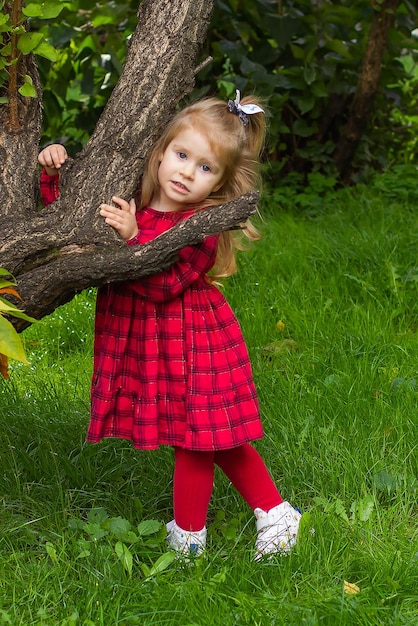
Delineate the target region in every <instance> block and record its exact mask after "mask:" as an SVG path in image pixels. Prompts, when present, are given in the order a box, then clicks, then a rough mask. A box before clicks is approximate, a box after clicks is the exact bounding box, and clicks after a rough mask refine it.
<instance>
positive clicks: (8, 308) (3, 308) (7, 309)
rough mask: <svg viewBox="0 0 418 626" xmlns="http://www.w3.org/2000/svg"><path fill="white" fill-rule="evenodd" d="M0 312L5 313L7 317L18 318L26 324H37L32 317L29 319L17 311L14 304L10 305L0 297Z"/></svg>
mask: <svg viewBox="0 0 418 626" xmlns="http://www.w3.org/2000/svg"><path fill="white" fill-rule="evenodd" d="M0 312H2V313H6V314H7V315H12V316H13V317H18V318H20V319H22V320H26V321H27V322H37V321H38V320H36V319H34V318H33V317H29V315H26V313H24V312H23V311H21V310H20V309H18V308H17V307H16V306H14V304H10V302H8V301H7V300H5V299H4V298H1V297H0Z"/></svg>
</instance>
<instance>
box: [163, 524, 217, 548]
mask: <svg viewBox="0 0 418 626" xmlns="http://www.w3.org/2000/svg"><path fill="white" fill-rule="evenodd" d="M166 528H167V543H168V547H169V549H171V550H174V552H179V553H180V554H184V555H185V556H186V557H188V556H200V555H201V554H202V552H203V551H204V549H205V546H206V535H207V530H206V526H204V527H203V528H202V530H198V531H188V530H183V529H182V528H180V526H178V525H177V524H176V522H175V520H172V521H171V522H168V524H166Z"/></svg>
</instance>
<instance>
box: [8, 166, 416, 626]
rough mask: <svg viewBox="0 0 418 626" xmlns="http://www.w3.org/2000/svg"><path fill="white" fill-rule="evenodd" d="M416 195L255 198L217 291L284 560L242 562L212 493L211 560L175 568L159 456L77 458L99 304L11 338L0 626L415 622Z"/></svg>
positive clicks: (224, 511)
mask: <svg viewBox="0 0 418 626" xmlns="http://www.w3.org/2000/svg"><path fill="white" fill-rule="evenodd" d="M399 171H400V170H399ZM405 180H406V179H405ZM415 188H416V185H415V184H414V183H413V182H412V181H411V180H410V179H409V182H408V184H407V183H405V182H404V180H403V179H402V178H401V176H400V174H399V175H397V174H395V175H393V174H392V175H388V176H386V177H385V176H381V177H378V178H376V179H375V181H374V182H372V183H371V184H370V185H369V186H368V187H357V188H355V189H351V190H341V191H339V192H336V193H333V192H332V193H328V194H327V195H325V196H324V197H323V199H322V200H318V198H313V199H312V198H311V199H310V196H309V193H306V192H303V193H302V195H301V196H300V197H299V199H298V198H297V197H292V194H290V193H289V192H288V190H286V189H283V190H276V191H275V192H274V193H271V194H269V195H268V194H266V198H265V200H264V202H263V206H262V218H263V219H262V222H260V227H261V230H262V232H263V238H262V239H261V241H260V242H258V243H256V244H254V245H253V246H252V247H251V249H250V250H249V251H247V252H245V253H243V254H242V255H241V256H240V271H239V273H238V274H237V275H236V276H235V277H233V278H231V279H229V280H228V281H227V282H226V283H225V287H224V290H225V293H226V295H227V298H228V300H229V301H230V303H231V305H232V306H233V308H234V310H235V311H236V313H237V315H238V318H239V319H240V322H241V324H242V328H243V331H244V334H245V337H246V340H247V343H248V346H249V350H250V354H251V358H252V363H253V370H254V376H255V380H256V383H257V387H258V390H259V396H260V402H261V407H262V415H263V421H264V426H265V433H266V434H265V437H264V439H263V440H261V441H260V442H258V443H257V444H256V445H257V448H258V449H259V450H260V451H261V452H262V454H263V456H264V458H265V459H266V461H267V464H268V466H269V468H270V469H271V471H272V473H273V475H274V477H275V479H276V481H277V484H278V486H279V488H280V490H281V492H282V494H283V496H284V497H285V498H286V499H289V500H290V501H291V502H292V503H293V504H294V505H296V506H298V507H300V509H301V510H302V511H303V512H304V522H303V528H302V533H301V537H300V541H299V543H298V546H297V548H296V549H295V550H294V551H293V552H292V554H291V555H290V556H289V557H275V558H274V559H272V560H270V561H266V562H261V563H257V562H254V560H253V545H254V537H255V529H254V519H253V515H252V512H251V511H250V510H249V509H248V507H247V506H246V505H245V503H244V502H243V501H242V500H241V499H240V497H239V496H238V495H237V494H236V492H235V491H234V490H233V488H232V487H231V485H230V484H229V483H228V481H227V480H226V479H225V478H224V476H222V475H221V474H217V475H216V482H215V489H214V494H213V499H212V503H211V507H210V511H209V519H208V526H209V535H208V549H207V552H206V555H205V557H204V558H201V559H199V560H197V561H196V562H193V563H189V564H185V563H182V562H179V561H178V560H174V559H173V557H172V555H171V554H169V553H166V551H165V538H164V536H165V530H164V522H166V521H168V520H170V519H171V518H172V509H171V488H172V484H171V475H172V453H171V450H170V449H168V448H161V450H160V451H158V452H146V453H144V452H138V451H135V450H133V448H132V446H131V445H130V443H129V442H125V441H113V440H106V441H105V442H103V443H102V444H99V445H91V444H86V443H85V442H84V435H85V431H86V427H87V423H88V411H89V383H90V375H91V352H92V328H93V320H94V292H93V291H89V292H84V293H82V294H80V295H78V296H77V297H76V298H75V299H74V300H73V301H72V302H71V303H69V304H68V305H66V306H64V307H61V308H60V309H59V310H57V311H56V312H55V313H54V314H53V315H51V316H50V317H49V318H47V319H45V320H43V321H42V322H41V323H39V324H37V325H35V326H33V327H32V328H30V329H28V330H27V331H25V333H24V339H25V345H26V350H27V354H28V357H29V360H30V366H29V367H28V366H24V365H20V364H16V363H14V364H13V366H12V369H11V378H10V380H9V381H3V380H1V381H0V415H1V426H0V428H1V441H2V447H1V451H0V485H1V494H2V500H1V526H0V547H1V552H0V625H1V624H12V625H16V626H18V625H19V626H32V625H35V624H36V625H39V626H41V625H42V626H90V625H93V624H94V625H97V626H98V625H103V626H116V625H118V626H122V625H123V626H130V625H134V624H141V625H142V624H143V625H151V624H152V625H153V626H157V625H169V624H173V625H179V626H218V625H219V626H232V625H238V626H240V625H245V624H251V625H254V626H258V625H260V626H261V625H263V626H265V625H267V624H268V625H277V626H281V625H295V626H298V625H301V624H303V625H310V626H314V625H317V624H318V625H319V624H320V625H329V626H334V625H344V626H345V625H347V626H357V625H364V626H374V625H376V626H377V625H381V624H384V625H401V624H402V625H411V626H412V625H415V624H417V623H418V506H417V485H418V471H417V459H418V450H417V443H418V436H417V425H418V407H417V400H418V382H417V379H418V341H417V328H418V310H417V291H418V261H417V243H418V218H417V214H416V203H417V200H418V192H417V191H415ZM311 528H313V529H314V531H315V532H314V533H312V532H310V529H311Z"/></svg>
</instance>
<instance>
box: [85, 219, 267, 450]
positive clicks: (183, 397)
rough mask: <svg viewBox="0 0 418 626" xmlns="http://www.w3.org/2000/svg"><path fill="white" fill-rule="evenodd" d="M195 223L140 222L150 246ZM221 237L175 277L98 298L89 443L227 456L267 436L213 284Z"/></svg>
mask: <svg viewBox="0 0 418 626" xmlns="http://www.w3.org/2000/svg"><path fill="white" fill-rule="evenodd" d="M190 214H191V212H187V213H172V212H168V213H163V212H160V211H156V210H154V209H152V208H150V207H147V208H145V209H142V210H141V211H139V212H138V213H137V222H138V227H139V234H138V235H137V237H136V238H135V239H134V240H131V241H130V242H129V243H131V244H134V243H138V244H144V243H146V242H148V241H150V240H152V239H154V238H155V237H156V236H157V235H159V234H161V233H163V232H165V231H166V230H168V229H169V228H171V227H172V226H173V225H174V224H175V223H177V222H178V221H179V220H181V219H184V218H185V217H187V216H189V215H190ZM217 246H218V237H217V236H213V237H208V238H206V239H205V240H204V241H203V242H202V243H200V244H198V245H196V246H187V247H185V248H183V249H182V250H181V251H180V252H179V255H178V261H177V262H176V263H175V264H174V265H173V266H172V267H171V268H169V269H168V270H166V271H164V272H160V273H158V274H155V275H153V276H149V277H146V278H142V279H140V280H132V281H129V282H124V283H118V284H110V285H107V286H106V287H102V288H100V289H99V290H98V296H97V304H96V325H95V345H94V373H93V381H92V391H91V419H90V425H89V428H88V432H87V440H88V441H91V442H98V441H100V440H101V439H102V438H103V437H121V438H124V439H130V440H131V441H132V442H133V445H134V446H135V447H136V448H140V449H148V450H151V449H155V448H158V446H159V445H160V444H167V445H173V446H180V447H184V448H187V449H191V450H207V451H209V450H222V449H227V448H231V447H235V446H239V445H241V444H242V443H245V442H248V441H252V440H254V439H257V438H260V437H262V435H263V432H262V427H261V422H260V415H259V408H258V401H257V394H256V390H255V386H254V382H253V378H252V373H251V365H250V361H249V357H248V351H247V348H246V345H245V342H244V339H243V336H242V332H241V329H240V326H239V324H238V321H237V319H236V318H235V315H234V314H233V312H232V310H231V308H230V306H229V305H228V303H227V301H226V300H225V298H224V296H223V294H222V293H221V292H220V291H219V289H217V287H215V286H214V285H213V284H211V283H209V282H208V280H207V278H206V274H207V272H208V271H209V270H210V269H211V268H212V267H213V264H214V262H215V258H216V252H217Z"/></svg>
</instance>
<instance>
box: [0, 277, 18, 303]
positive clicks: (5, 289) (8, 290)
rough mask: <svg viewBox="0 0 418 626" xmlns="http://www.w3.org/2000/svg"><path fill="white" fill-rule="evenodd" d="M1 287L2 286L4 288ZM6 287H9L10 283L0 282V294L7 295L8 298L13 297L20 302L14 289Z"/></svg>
mask: <svg viewBox="0 0 418 626" xmlns="http://www.w3.org/2000/svg"><path fill="white" fill-rule="evenodd" d="M2 285H4V287H3V286H2ZM7 285H10V283H9V282H7V281H5V280H0V293H7V294H9V296H14V297H15V298H19V299H20V300H21V299H22V298H21V297H20V295H19V294H18V293H17V291H16V289H15V288H14V287H8V286H7Z"/></svg>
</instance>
